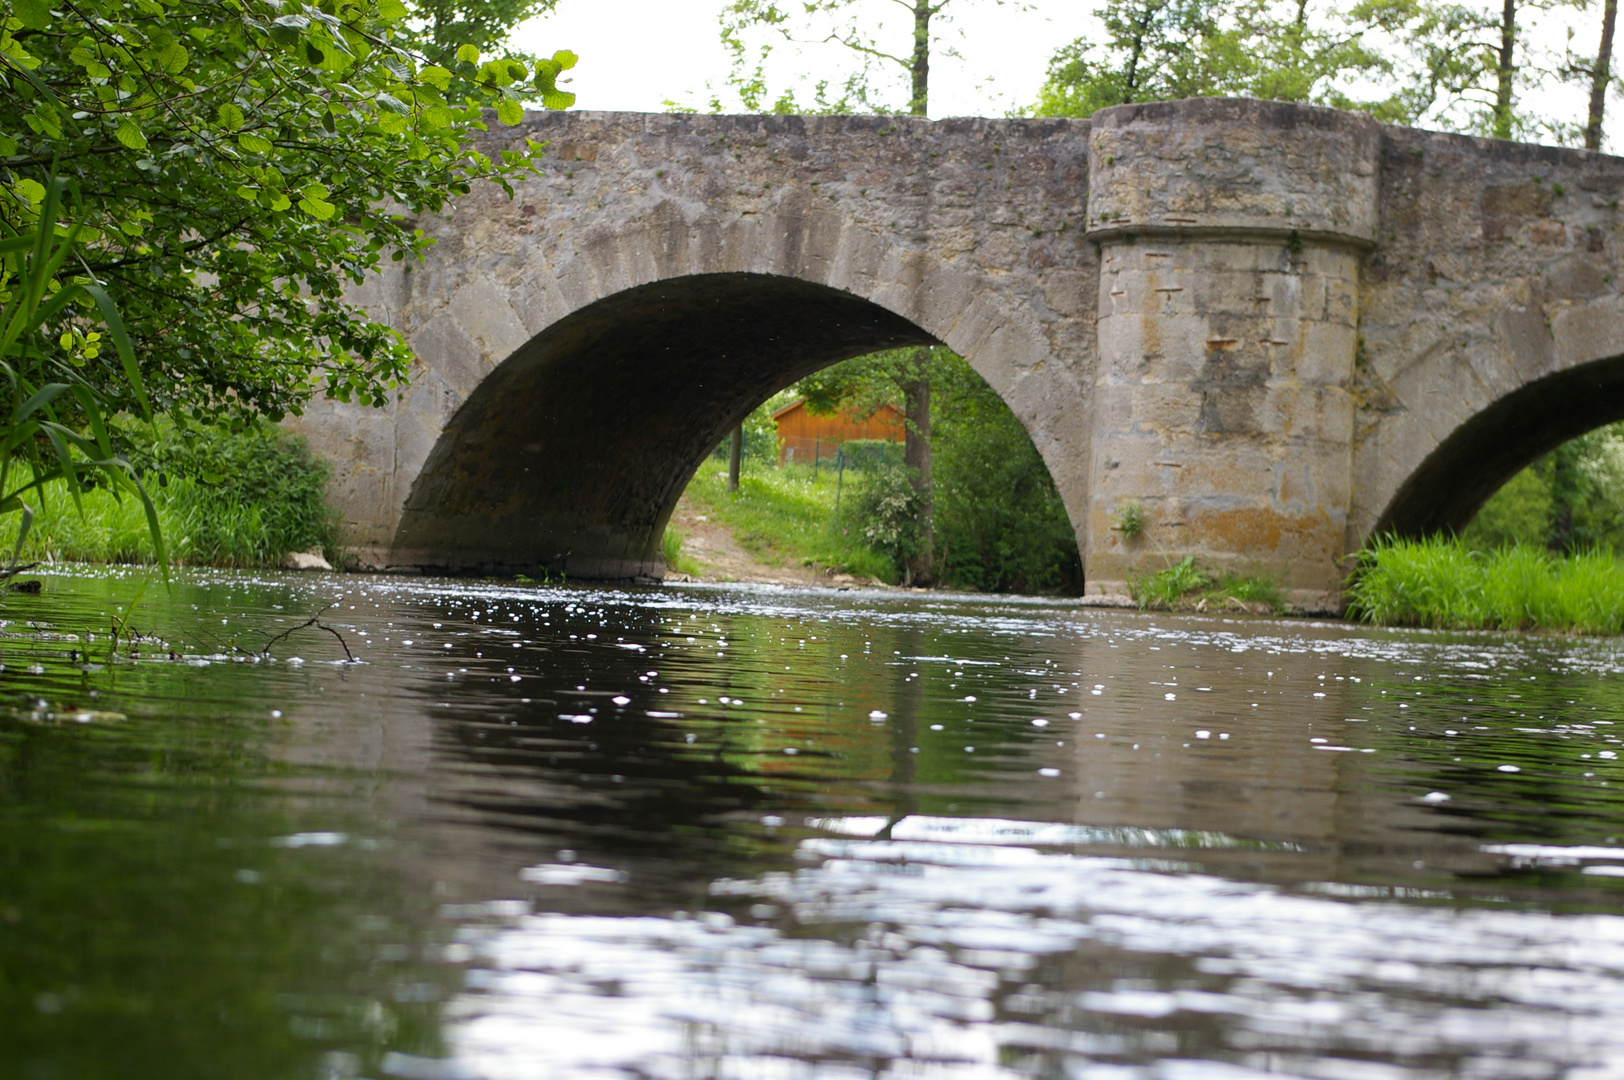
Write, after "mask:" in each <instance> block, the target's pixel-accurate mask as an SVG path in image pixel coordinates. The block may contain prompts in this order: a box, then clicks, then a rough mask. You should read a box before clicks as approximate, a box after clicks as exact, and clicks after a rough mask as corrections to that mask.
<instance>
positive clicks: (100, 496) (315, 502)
mask: <svg viewBox="0 0 1624 1080" xmlns="http://www.w3.org/2000/svg"><path fill="white" fill-rule="evenodd" d="M118 437H119V442H120V444H121V446H122V448H123V451H124V453H125V456H126V457H127V458H128V459H129V461H130V463H131V465H132V466H133V467H134V468H135V469H136V471H137V472H138V473H140V474H141V476H142V482H143V483H144V484H145V485H146V487H147V490H148V491H149V492H150V493H151V495H152V500H153V504H154V506H155V507H156V509H157V511H158V516H159V520H160V522H161V523H162V525H163V530H164V536H165V539H166V541H167V542H168V544H169V546H170V548H171V554H172V557H173V558H175V559H176V560H178V561H181V562H189V563H195V564H203V565H211V566H270V565H275V564H276V563H277V562H279V561H280V560H281V558H282V557H283V556H284V555H286V554H288V553H289V552H292V551H307V550H309V549H311V548H317V547H319V548H321V549H323V550H324V551H327V552H328V553H329V554H336V552H335V551H334V546H335V539H334V520H333V516H332V512H331V511H330V510H329V509H328V507H327V502H326V487H327V478H328V473H329V467H328V465H327V463H326V461H324V460H322V459H321V458H319V457H316V456H315V455H313V454H311V453H310V450H309V448H308V447H306V445H305V443H304V440H302V439H300V438H298V437H296V436H294V435H291V434H289V433H288V432H286V431H283V430H282V429H281V428H278V427H276V426H275V425H273V424H271V423H269V422H267V421H258V422H255V423H252V424H249V425H247V426H245V427H243V428H242V429H240V430H237V431H229V430H226V429H223V428H216V427H205V428H200V429H189V430H183V429H181V428H179V427H178V426H177V425H176V424H174V423H173V422H172V421H169V420H165V419H159V420H158V421H157V422H156V423H155V424H154V425H153V426H152V427H151V428H146V427H137V426H134V425H128V426H124V427H121V428H120V429H119V430H118ZM44 495H45V497H44V499H43V501H42V503H41V505H40V508H39V514H38V517H37V519H36V524H35V527H34V535H33V537H32V538H31V540H30V543H29V545H28V550H29V551H30V552H32V556H33V557H43V556H45V555H50V556H51V557H53V558H62V559H81V560H87V561H95V562H150V561H152V559H153V558H154V556H153V552H152V545H151V541H150V539H143V538H142V537H141V536H140V535H139V534H140V532H141V529H142V528H144V526H141V527H140V528H138V527H137V525H138V520H139V517H140V510H139V506H138V504H136V505H131V503H132V500H130V499H128V498H125V499H123V500H119V499H117V498H115V497H114V495H113V493H112V492H111V491H108V490H105V489H98V490H93V491H90V492H87V493H86V494H85V496H84V514H83V515H82V516H81V515H80V514H79V512H78V511H77V510H75V509H74V507H73V504H72V502H71V500H69V499H68V497H67V491H66V489H65V488H62V487H60V485H58V486H56V487H53V488H48V489H47V491H46V492H45V493H44Z"/></svg>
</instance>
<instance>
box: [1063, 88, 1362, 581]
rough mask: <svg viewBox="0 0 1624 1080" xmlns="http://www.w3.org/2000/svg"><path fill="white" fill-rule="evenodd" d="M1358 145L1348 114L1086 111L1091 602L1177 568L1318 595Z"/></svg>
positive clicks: (1345, 350) (1347, 497)
mask: <svg viewBox="0 0 1624 1080" xmlns="http://www.w3.org/2000/svg"><path fill="white" fill-rule="evenodd" d="M1378 143H1379V125H1377V124H1375V123H1374V122H1372V121H1369V120H1367V119H1365V118H1363V117H1360V116H1355V115H1351V114H1347V113H1335V112H1330V111H1327V110H1307V109H1299V108H1293V107H1291V106H1284V105H1283V106H1278V107H1271V106H1269V105H1266V104H1263V103H1259V102H1239V101H1224V100H1214V101H1200V102H1197V101H1186V102H1179V103H1169V104H1166V105H1144V106H1121V107H1118V108H1113V109H1107V110H1104V111H1102V112H1100V113H1098V114H1096V116H1095V117H1094V121H1093V129H1092V132H1091V136H1090V145H1089V172H1090V181H1091V187H1090V192H1089V204H1088V237H1089V239H1090V240H1092V241H1093V242H1094V243H1095V244H1096V245H1097V247H1098V251H1099V256H1100V275H1099V298H1098V304H1099V307H1098V312H1099V314H1098V323H1097V325H1098V329H1099V359H1098V364H1097V367H1096V369H1095V384H1094V394H1093V439H1094V452H1093V463H1092V470H1091V480H1090V491H1089V509H1088V516H1087V519H1086V522H1085V523H1084V525H1083V528H1082V530H1080V531H1081V533H1082V539H1083V541H1084V547H1085V551H1084V563H1085V565H1086V567H1087V573H1088V586H1087V587H1088V591H1089V592H1090V593H1096V592H1098V593H1111V592H1119V591H1125V589H1126V582H1127V579H1128V578H1130V577H1131V576H1132V575H1134V574H1143V573H1149V572H1153V571H1155V570H1159V569H1161V568H1163V567H1165V566H1168V565H1170V564H1171V563H1173V562H1176V561H1178V560H1180V559H1182V558H1183V557H1185V556H1186V555H1193V556H1195V557H1196V560H1197V561H1198V562H1199V563H1201V564H1202V565H1204V566H1206V567H1210V568H1216V569H1220V570H1232V571H1235V572H1238V573H1243V574H1256V573H1262V574H1268V575H1270V576H1271V577H1273V578H1274V579H1275V580H1276V581H1277V582H1279V583H1281V584H1282V585H1284V586H1286V587H1287V588H1288V589H1290V590H1292V591H1293V593H1294V594H1295V596H1296V598H1297V599H1298V600H1299V601H1303V600H1307V601H1309V602H1310V603H1312V602H1315V601H1316V600H1321V601H1323V600H1327V599H1331V598H1333V597H1334V596H1335V595H1336V594H1337V593H1339V591H1340V583H1341V581H1342V579H1343V577H1345V575H1346V568H1345V567H1344V566H1343V565H1342V564H1341V563H1340V561H1339V560H1340V559H1341V558H1342V556H1343V554H1344V552H1345V550H1346V549H1347V544H1348V542H1349V537H1348V521H1349V509H1350V506H1351V503H1352V498H1353V490H1352V489H1353V479H1352V469H1353V442H1354V431H1353V421H1354V399H1353V396H1352V394H1351V392H1350V391H1351V387H1352V382H1353V378H1354V369H1355V363H1356V360H1357V354H1358V349H1359V302H1358V298H1359V270H1360V264H1361V262H1362V259H1363V256H1364V253H1365V252H1366V251H1368V250H1369V249H1370V248H1371V247H1372V246H1373V235H1374V231H1375V224H1376V217H1377V169H1376V165H1377V153H1378ZM1134 519H1137V524H1138V527H1137V528H1136V527H1135V520H1134ZM1332 602H1333V603H1334V600H1332Z"/></svg>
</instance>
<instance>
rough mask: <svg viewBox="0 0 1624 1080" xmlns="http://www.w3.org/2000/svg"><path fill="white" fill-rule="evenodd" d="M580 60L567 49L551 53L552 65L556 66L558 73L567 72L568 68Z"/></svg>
mask: <svg viewBox="0 0 1624 1080" xmlns="http://www.w3.org/2000/svg"><path fill="white" fill-rule="evenodd" d="M580 59H581V58H580V57H579V56H576V55H575V54H574V53H572V52H570V51H569V50H568V49H560V50H558V51H557V52H555V53H553V63H555V64H557V65H558V69H559V70H560V71H568V70H569V69H570V68H572V67H574V66H575V64H576V62H577V61H578V60H580Z"/></svg>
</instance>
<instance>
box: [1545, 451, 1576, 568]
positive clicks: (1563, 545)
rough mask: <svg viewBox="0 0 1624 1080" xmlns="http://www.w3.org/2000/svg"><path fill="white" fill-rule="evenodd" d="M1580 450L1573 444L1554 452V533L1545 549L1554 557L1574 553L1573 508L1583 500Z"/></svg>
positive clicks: (1552, 490) (1551, 531)
mask: <svg viewBox="0 0 1624 1080" xmlns="http://www.w3.org/2000/svg"><path fill="white" fill-rule="evenodd" d="M1579 457H1580V454H1579V448H1578V447H1577V446H1575V445H1574V444H1573V443H1571V442H1567V443H1563V444H1562V445H1561V446H1559V447H1557V448H1556V449H1555V450H1553V451H1551V511H1550V518H1549V523H1550V524H1549V527H1550V531H1549V532H1548V533H1547V534H1546V538H1545V546H1546V547H1547V548H1549V549H1550V550H1551V552H1552V553H1553V554H1557V555H1569V554H1572V552H1573V504H1574V503H1576V502H1578V501H1579V496H1580V491H1579V487H1580V461H1579Z"/></svg>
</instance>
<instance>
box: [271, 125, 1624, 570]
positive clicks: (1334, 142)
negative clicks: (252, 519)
mask: <svg viewBox="0 0 1624 1080" xmlns="http://www.w3.org/2000/svg"><path fill="white" fill-rule="evenodd" d="M522 130H523V132H524V133H526V134H531V135H534V136H536V137H537V138H540V139H545V140H550V141H551V151H550V164H549V166H548V169H547V174H546V175H545V176H544V177H540V178H538V179H536V180H534V181H532V182H530V183H528V184H526V185H522V186H521V187H520V189H519V191H518V195H517V198H515V199H514V200H513V201H512V202H508V201H507V200H506V199H505V198H504V197H502V196H501V195H500V193H497V192H494V191H491V192H481V193H476V194H475V195H472V196H470V197H468V198H467V199H465V200H463V202H462V203H461V204H460V205H459V206H458V207H457V208H456V210H455V211H454V212H453V213H451V214H448V215H446V216H445V217H443V218H440V219H437V220H431V221H425V222H424V223H423V225H424V227H425V228H426V229H428V230H429V231H430V232H431V233H433V234H434V235H436V236H437V238H438V239H439V241H440V242H439V244H438V245H437V247H436V248H435V249H434V250H433V252H432V254H431V256H430V259H429V261H428V262H427V264H425V265H421V266H412V265H409V264H402V265H399V266H398V267H396V268H394V269H392V270H391V271H390V272H389V273H388V274H387V275H386V276H384V277H382V278H380V279H378V280H376V281H375V282H373V283H371V284H369V285H368V286H367V287H366V289H365V290H363V294H362V296H361V298H362V299H363V300H364V301H365V302H366V303H368V304H369V305H370V306H371V307H372V309H373V310H374V311H376V312H377V313H378V314H379V315H380V316H381V317H384V318H387V319H388V320H390V321H392V322H393V323H394V324H395V325H397V326H399V327H400V328H401V329H402V331H403V332H405V333H406V334H407V336H408V337H409V338H410V340H411V342H412V344H413V346H414V347H415V349H416V350H417V353H418V356H419V364H418V367H417V369H416V371H415V373H414V381H413V384H412V387H411V388H410V390H408V391H406V392H405V393H404V394H403V395H402V397H401V399H400V400H399V401H398V402H397V403H396V404H395V405H393V406H392V407H391V408H389V409H388V410H384V411H381V412H372V411H369V410H367V409H364V408H358V407H349V406H342V405H337V404H334V403H320V404H318V405H317V406H315V407H313V408H312V409H311V410H310V412H309V413H308V414H307V416H306V417H305V418H304V419H303V420H302V421H301V422H300V428H301V430H303V431H304V432H305V433H307V434H308V435H310V436H311V438H312V441H313V443H314V444H315V445H316V446H317V447H318V448H319V449H321V450H323V451H324V452H326V453H328V454H329V455H331V456H333V457H334V458H335V459H337V460H338V462H339V473H338V480H337V490H338V492H339V499H340V502H341V505H342V507H343V510H344V515H345V518H346V521H347V523H348V526H349V529H350V531H351V536H352V539H353V540H354V541H355V542H357V543H358V544H359V545H360V546H361V547H362V548H363V550H364V551H365V552H366V553H367V557H368V558H369V559H370V560H371V561H373V562H374V563H375V564H377V565H380V566H394V567H400V568H421V569H439V570H450V571H475V570H492V571H509V572H512V571H522V570H530V571H534V570H536V569H538V568H543V567H545V568H548V569H552V570H559V569H562V570H564V571H566V572H567V573H569V574H571V575H573V576H576V577H608V578H625V577H632V576H636V575H643V574H654V575H657V574H658V573H660V572H661V569H662V567H661V562H660V537H661V533H662V531H663V527H664V524H665V521H666V518H667V517H668V516H669V514H670V511H671V508H672V506H673V505H674V503H675V501H676V499H677V497H678V495H679V494H680V493H681V491H682V489H683V487H684V485H685V483H686V481H687V479H688V477H689V476H690V475H691V473H692V470H693V469H694V468H695V466H696V464H697V463H698V462H699V461H700V460H701V459H702V458H703V457H704V455H705V454H706V453H708V452H709V451H710V450H711V449H712V448H713V447H714V446H715V445H716V444H717V443H718V442H719V441H720V440H721V439H722V438H723V437H724V436H725V434H726V432H727V431H728V430H729V429H730V428H731V427H733V426H734V425H735V424H737V423H738V422H739V420H740V419H741V418H742V417H743V416H744V415H746V414H747V413H748V412H749V411H750V410H751V409H752V408H754V407H755V406H756V405H757V404H759V403H760V402H761V401H763V400H765V399H766V398H767V397H768V396H769V395H770V394H772V393H773V392H775V391H777V390H778V389H780V388H781V387H783V386H786V385H788V384H789V383H790V382H792V381H794V380H795V379H797V378H800V377H801V376H803V375H805V374H807V373H809V372H812V371H814V370H817V369H818V368H821V367H823V366H825V365H827V364H830V363H833V362H835V361H838V360H842V359H845V358H847V357H850V356H854V355H857V354H860V353H863V352H867V351H871V350H874V349H879V348H886V347H893V346H902V345H910V344H926V343H930V342H936V341H940V342H945V343H946V344H948V345H950V346H952V347H953V348H954V349H955V350H956V351H958V352H959V353H960V354H961V355H963V356H964V357H965V358H966V359H967V360H969V362H970V363H971V364H972V365H973V366H974V367H975V368H976V370H977V371H978V372H980V373H981V375H982V376H983V377H984V378H986V379H987V381H988V383H989V384H991V386H992V387H993V388H994V389H995V390H996V391H997V392H998V393H999V394H1000V395H1001V396H1002V397H1003V398H1004V400H1005V401H1006V402H1008V403H1009V405H1010V407H1011V408H1012V409H1013V410H1014V412H1015V414H1016V415H1017V416H1018V417H1019V418H1020V419H1021V421H1022V423H1023V424H1024V425H1025V426H1026V428H1027V430H1028V432H1029V433H1030V434H1031V435H1032V438H1033V441H1034V444H1035V445H1036V447H1037V449H1038V451H1039V453H1040V454H1041V455H1042V456H1043V458H1044V460H1045V462H1046V463H1047V465H1048V467H1049V470H1050V472H1051V474H1052V475H1053V477H1054V479H1055V483H1056V485H1057V486H1058V488H1059V490H1060V493H1061V495H1062V497H1063V498H1064V500H1065V503H1066V506H1067V509H1068V511H1069V513H1070V515H1071V519H1072V522H1073V523H1074V525H1075V526H1076V528H1077V533H1078V539H1079V542H1080V547H1081V550H1082V553H1083V559H1084V565H1085V571H1086V574H1087V576H1088V583H1089V584H1088V587H1089V589H1090V591H1099V590H1102V589H1104V590H1109V589H1112V588H1114V587H1116V586H1117V585H1119V584H1120V582H1121V581H1122V580H1123V579H1124V577H1125V576H1126V575H1127V573H1128V572H1129V571H1131V570H1132V569H1134V568H1135V567H1136V566H1140V565H1145V566H1155V567H1159V566H1161V565H1164V562H1165V560H1166V559H1168V558H1170V557H1178V556H1181V555H1183V554H1185V553H1194V554H1196V555H1197V556H1198V557H1201V558H1204V559H1207V560H1210V561H1211V562H1213V563H1215V564H1219V565H1228V566H1232V567H1236V568H1244V569H1248V570H1263V571H1265V572H1270V573H1273V574H1275V575H1277V576H1278V577H1280V578H1281V579H1282V580H1284V581H1285V582H1286V583H1287V584H1289V585H1291V586H1292V587H1295V588H1298V589H1302V590H1318V591H1330V590H1334V589H1335V588H1336V587H1337V584H1338V582H1339V581H1340V579H1341V577H1342V574H1343V567H1342V566H1341V565H1339V562H1338V560H1339V559H1340V558H1341V557H1342V555H1343V554H1344V553H1345V552H1347V551H1349V550H1352V549H1353V548H1355V547H1357V546H1358V545H1359V544H1360V543H1361V542H1362V541H1363V539H1364V538H1365V537H1366V536H1368V535H1369V534H1370V533H1371V532H1372V531H1373V530H1377V529H1386V528H1391V529H1396V530H1399V531H1402V532H1422V531H1427V530H1431V529H1436V528H1441V527H1452V526H1459V525H1462V524H1464V523H1465V522H1466V521H1467V520H1468V519H1469V518H1470V517H1471V515H1472V514H1473V513H1474V512H1475V511H1476V509H1477V507H1478V506H1479V505H1481V503H1482V501H1483V500H1484V499H1485V498H1487V496H1488V495H1489V494H1491V493H1492V492H1493V491H1494V490H1495V488H1496V487H1497V486H1498V485H1499V484H1500V483H1502V482H1503V481H1504V480H1506V479H1507V478H1509V477H1510V476H1511V475H1512V474H1513V473H1514V472H1515V471H1516V470H1517V469H1519V468H1520V467H1522V466H1523V465H1524V464H1526V463H1527V462H1529V461H1531V460H1532V459H1533V458H1535V457H1536V456H1538V455H1539V454H1541V453H1543V452H1545V451H1547V450H1549V449H1551V448H1552V447H1554V446H1555V445H1557V444H1559V443H1560V442H1562V441H1564V440H1566V439H1568V438H1570V437H1572V436H1574V435H1577V434H1579V433H1581V432H1583V431H1585V430H1588V429H1590V428H1592V427H1595V426H1597V425H1599V424H1602V423H1606V422H1609V421H1613V420H1617V419H1620V418H1624V393H1619V392H1618V391H1619V390H1620V389H1621V387H1624V363H1621V360H1624V298H1621V297H1620V296H1619V282H1620V273H1619V271H1620V266H1619V261H1620V245H1619V236H1618V230H1619V211H1618V203H1619V199H1620V197H1621V195H1624V160H1620V159H1616V158H1611V157H1605V156H1602V155H1598V154H1592V153H1586V152H1583V151H1572V150H1558V149H1552V148H1547V147H1535V146H1525V145H1520V144H1514V143H1506V142H1497V141H1493V140H1484V139H1474V138H1466V137H1461V136H1453V135H1440V134H1432V133H1426V132H1419V131H1413V130H1409V129H1403V128H1394V127H1387V126H1383V125H1380V124H1377V123H1375V122H1373V121H1370V120H1368V119H1367V118H1364V117H1361V116H1358V115H1354V114H1348V113H1339V112H1334V111H1328V110H1322V109H1314V108H1307V107H1302V106H1292V105H1280V104H1270V103H1260V102H1249V101H1225V100H1197V101H1185V102H1171V103H1164V104H1157V105H1137V106H1122V107H1118V108H1113V109H1107V110H1104V111H1103V112H1101V113H1099V114H1097V115H1096V116H1095V117H1094V118H1093V120H1092V121H1068V120H996V121H995V120H952V121H941V122H936V123H931V122H929V121H925V120H916V119H908V118H894V117H818V118H813V117H776V116H766V117H700V116H652V115H649V116H645V115H632V114H592V113H581V114H563V115H556V114H555V115H546V116H537V117H535V118H533V119H531V120H530V121H528V122H527V124H526V126H525V127H524V129H522ZM1134 502H1137V503H1140V504H1142V505H1143V507H1144V510H1145V514H1144V517H1145V519H1146V521H1147V522H1148V526H1147V528H1146V530H1145V533H1144V535H1143V536H1141V537H1138V538H1127V537H1124V536H1123V534H1122V533H1121V532H1120V531H1119V530H1117V529H1116V528H1115V527H1114V522H1115V518H1116V516H1117V515H1118V514H1119V512H1120V511H1121V509H1122V508H1123V507H1124V506H1126V505H1127V504H1129V503H1134Z"/></svg>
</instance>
